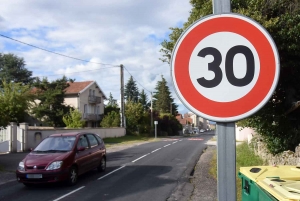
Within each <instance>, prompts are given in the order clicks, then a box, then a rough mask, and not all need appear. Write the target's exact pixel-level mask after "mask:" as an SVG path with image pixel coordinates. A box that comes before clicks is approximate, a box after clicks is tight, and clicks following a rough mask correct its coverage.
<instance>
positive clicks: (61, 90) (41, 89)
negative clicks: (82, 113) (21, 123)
mask: <svg viewBox="0 0 300 201" xmlns="http://www.w3.org/2000/svg"><path fill="white" fill-rule="evenodd" d="M69 81H70V80H69V79H67V78H66V77H65V76H64V77H63V78H61V79H57V80H54V81H52V82H49V81H48V79H47V78H44V79H43V80H39V79H37V80H36V82H35V83H34V86H35V93H36V95H37V96H36V97H37V100H36V101H35V103H36V106H35V107H34V108H33V109H32V114H34V115H35V117H36V118H38V119H39V120H40V121H44V122H45V123H46V124H49V125H50V126H56V127H64V126H65V124H64V122H63V116H64V115H65V114H66V113H68V112H69V110H70V108H71V107H70V106H67V105H65V104H64V97H65V89H66V88H67V87H68V86H69V84H68V82H69Z"/></svg>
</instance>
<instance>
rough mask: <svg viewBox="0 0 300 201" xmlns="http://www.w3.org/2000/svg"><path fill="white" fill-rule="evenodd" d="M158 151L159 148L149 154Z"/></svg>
mask: <svg viewBox="0 0 300 201" xmlns="http://www.w3.org/2000/svg"><path fill="white" fill-rule="evenodd" d="M160 149H161V148H158V149H155V150H153V151H151V153H154V152H156V151H158V150H160Z"/></svg>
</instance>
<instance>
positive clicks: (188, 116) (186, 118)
mask: <svg viewBox="0 0 300 201" xmlns="http://www.w3.org/2000/svg"><path fill="white" fill-rule="evenodd" d="M176 119H177V120H178V121H179V122H180V124H181V125H182V126H183V127H187V126H189V127H197V128H199V129H209V128H210V125H209V121H208V120H206V119H204V118H202V117H199V116H197V115H196V114H194V113H192V112H188V113H185V114H184V115H182V114H177V116H176ZM190 129H191V128H190Z"/></svg>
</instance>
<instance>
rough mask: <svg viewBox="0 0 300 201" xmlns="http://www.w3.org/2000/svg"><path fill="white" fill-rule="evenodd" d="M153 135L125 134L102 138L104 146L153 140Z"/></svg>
mask: <svg viewBox="0 0 300 201" xmlns="http://www.w3.org/2000/svg"><path fill="white" fill-rule="evenodd" d="M154 140H155V138H153V137H144V136H134V135H125V136H123V137H114V138H104V139H103V141H104V143H105V146H106V147H110V146H113V145H122V144H132V143H136V142H145V141H154Z"/></svg>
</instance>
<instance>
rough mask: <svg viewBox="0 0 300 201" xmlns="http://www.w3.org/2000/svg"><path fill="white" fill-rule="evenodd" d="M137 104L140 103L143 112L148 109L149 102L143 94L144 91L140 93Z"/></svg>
mask: <svg viewBox="0 0 300 201" xmlns="http://www.w3.org/2000/svg"><path fill="white" fill-rule="evenodd" d="M139 103H141V104H142V105H143V108H144V110H145V111H147V110H148V109H149V108H150V103H149V100H148V96H147V94H146V93H145V91H144V89H143V90H142V91H141V93H140V97H139Z"/></svg>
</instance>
